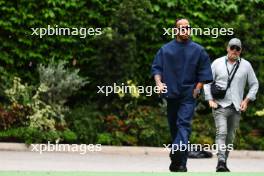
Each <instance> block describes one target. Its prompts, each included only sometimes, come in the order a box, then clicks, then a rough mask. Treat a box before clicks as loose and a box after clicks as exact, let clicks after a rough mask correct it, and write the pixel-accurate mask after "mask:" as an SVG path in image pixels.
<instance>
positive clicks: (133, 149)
mask: <svg viewBox="0 0 264 176" xmlns="http://www.w3.org/2000/svg"><path fill="white" fill-rule="evenodd" d="M78 146H80V145H78ZM32 149H33V147H32V146H31V145H30V146H27V145H26V144H24V143H0V151H21V152H22V151H25V152H31V151H32ZM74 152H78V151H63V153H74ZM60 153H61V152H60ZM91 153H101V154H116V155H146V156H148V155H149V156H168V154H169V151H167V150H166V149H165V148H163V147H138V146H102V150H101V151H97V152H91ZM213 157H216V155H214V156H213ZM229 157H230V158H248V159H249V158H251V159H252V158H255V159H264V151H250V150H234V151H231V152H230V155H229Z"/></svg>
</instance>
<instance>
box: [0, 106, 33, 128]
mask: <svg viewBox="0 0 264 176" xmlns="http://www.w3.org/2000/svg"><path fill="white" fill-rule="evenodd" d="M31 113H32V110H31V108H30V107H29V106H24V105H20V104H16V103H13V104H12V105H10V106H8V107H7V108H5V107H0V129H4V130H6V129H8V128H11V127H19V126H26V125H28V123H29V119H28V115H29V114H31Z"/></svg>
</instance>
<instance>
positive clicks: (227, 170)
mask: <svg viewBox="0 0 264 176" xmlns="http://www.w3.org/2000/svg"><path fill="white" fill-rule="evenodd" d="M225 168H226V172H230V170H229V169H228V167H227V166H226V162H225Z"/></svg>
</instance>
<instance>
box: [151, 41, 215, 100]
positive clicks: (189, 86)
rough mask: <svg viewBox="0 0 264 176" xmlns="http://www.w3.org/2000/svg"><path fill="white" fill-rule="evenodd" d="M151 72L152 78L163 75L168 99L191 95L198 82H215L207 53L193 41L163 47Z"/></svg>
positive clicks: (173, 42)
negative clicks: (186, 93) (187, 93)
mask: <svg viewBox="0 0 264 176" xmlns="http://www.w3.org/2000/svg"><path fill="white" fill-rule="evenodd" d="M151 72H152V76H154V75H156V74H159V75H161V77H162V82H163V83H165V84H166V85H167V90H168V91H167V93H166V94H165V95H164V96H165V97H166V98H177V97H178V96H179V95H181V94H183V92H186V91H188V92H189V93H190V94H191V93H192V90H193V89H194V88H195V86H196V84H197V83H198V82H206V83H208V82H211V81H212V80H213V76H212V70H211V65H210V59H209V57H208V55H207V53H206V51H205V50H204V48H203V47H202V46H200V45H199V44H197V43H195V42H192V41H191V40H188V41H187V42H178V41H176V40H175V39H174V40H172V41H171V42H169V43H167V44H165V45H164V46H163V47H161V48H160V50H159V51H158V52H157V54H156V56H155V59H154V61H153V64H152V69H151ZM184 94H185V93H184Z"/></svg>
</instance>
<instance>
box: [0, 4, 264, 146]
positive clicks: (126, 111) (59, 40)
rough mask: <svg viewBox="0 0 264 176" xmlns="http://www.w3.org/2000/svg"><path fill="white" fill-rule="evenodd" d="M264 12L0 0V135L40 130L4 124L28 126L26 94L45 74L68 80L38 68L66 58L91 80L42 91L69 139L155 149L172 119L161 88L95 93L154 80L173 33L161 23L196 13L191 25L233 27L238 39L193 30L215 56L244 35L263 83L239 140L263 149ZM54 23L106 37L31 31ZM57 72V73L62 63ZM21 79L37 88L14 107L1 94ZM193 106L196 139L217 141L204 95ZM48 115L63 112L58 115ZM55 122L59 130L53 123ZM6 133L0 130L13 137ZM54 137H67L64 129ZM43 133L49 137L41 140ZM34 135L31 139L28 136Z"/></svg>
mask: <svg viewBox="0 0 264 176" xmlns="http://www.w3.org/2000/svg"><path fill="white" fill-rule="evenodd" d="M263 9H264V1H263V0H250V1H240V0H226V1H220V0H202V1H200V0H191V1H190V0H179V1H175V0H111V1H110V0H88V1H84V0H67V1H65V0H43V1H38V2H36V1H33V0H15V1H7V0H0V16H1V18H0V79H1V80H0V81H1V84H0V97H1V104H2V106H3V108H2V106H1V108H0V110H1V112H0V116H1V118H3V119H1V120H0V123H1V124H0V127H1V129H2V128H3V129H5V130H4V131H3V134H19V136H20V137H18V138H19V139H21V140H22V141H23V139H26V138H25V135H24V136H23V137H21V135H22V134H28V133H27V131H29V133H30V134H32V133H33V132H34V128H33V130H28V129H27V130H25V131H26V132H25V133H22V132H19V133H10V132H9V133H7V131H6V129H7V128H10V129H9V131H10V130H11V131H12V130H16V128H19V129H20V130H24V128H20V126H21V125H22V126H23V125H24V126H26V124H27V123H30V122H28V119H25V123H26V124H23V123H21V119H23V118H22V117H20V116H21V114H22V116H23V113H27V112H28V114H31V116H33V115H34V114H36V112H38V111H36V109H35V110H34V108H33V110H32V109H25V110H24V109H23V110H21V108H20V107H21V106H22V107H24V106H25V108H28V107H27V103H28V102H31V105H32V101H34V100H32V99H29V100H28V99H27V98H28V97H32V96H33V95H35V94H36V90H38V88H39V87H40V85H39V83H41V81H43V80H46V82H47V81H52V80H49V78H50V79H51V78H52V79H53V81H54V82H56V81H57V80H58V78H61V79H63V80H65V78H63V77H50V76H49V75H52V73H53V72H49V74H44V75H43V74H41V75H39V71H40V70H41V68H43V67H41V66H40V65H41V64H44V65H45V64H48V63H50V60H52V59H53V60H54V61H55V62H58V61H62V60H63V61H64V62H65V63H67V64H66V65H65V66H66V67H67V69H72V70H75V69H79V70H80V71H79V75H80V76H82V77H83V78H87V79H88V81H89V83H88V84H86V85H85V86H84V87H82V86H83V85H80V82H78V85H79V86H77V87H76V88H75V87H72V90H69V88H70V87H69V85H70V84H67V86H68V87H67V86H66V85H65V84H64V83H62V84H61V85H56V84H49V85H48V86H49V88H50V89H49V91H50V92H48V91H46V96H42V97H41V96H40V97H39V99H40V100H42V101H45V103H46V104H52V106H54V107H55V111H56V112H59V114H62V115H63V117H64V116H65V120H66V122H65V123H66V124H63V125H62V126H64V127H63V128H65V129H66V128H68V127H69V128H70V129H71V130H72V131H73V133H75V134H77V136H75V137H74V136H73V137H70V139H73V140H75V142H84V143H96V142H101V143H105V144H115V145H152V146H153V145H155V146H158V145H161V144H162V143H166V142H168V136H169V134H168V132H167V131H166V130H165V129H166V127H164V126H163V124H165V123H166V118H165V113H163V112H161V111H162V108H160V106H159V105H158V104H159V103H160V102H161V101H160V100H158V98H157V96H156V95H153V96H151V97H147V96H144V95H140V96H136V97H135V96H132V95H131V96H130V95H126V96H120V95H119V94H110V95H109V96H105V95H104V94H97V91H98V87H97V86H106V85H113V83H118V84H121V83H126V82H127V81H132V82H133V84H134V85H142V86H147V85H153V84H154V83H153V80H152V78H151V77H150V66H151V63H152V60H153V57H154V55H155V54H156V52H157V50H158V49H159V48H160V47H161V46H162V45H163V44H164V43H166V42H168V41H170V40H171V36H165V35H163V33H164V30H163V28H171V27H173V26H174V23H175V19H176V18H183V17H184V18H188V19H189V20H190V23H191V25H192V26H193V27H201V28H206V27H209V28H216V27H218V28H223V27H225V28H234V35H233V36H219V37H217V38H213V37H212V36H193V37H192V39H193V40H194V41H196V42H198V43H199V44H201V45H202V46H204V47H205V49H206V51H207V52H208V54H209V55H210V58H211V59H212V60H214V59H215V58H217V57H220V56H222V55H225V54H226V51H225V47H226V43H227V41H228V40H229V39H230V38H232V37H238V38H240V39H241V40H242V42H243V47H244V51H243V57H244V58H246V59H248V60H249V61H250V62H251V63H252V65H253V67H254V69H255V72H256V74H257V77H258V79H259V82H260V90H259V94H258V97H257V101H256V102H255V103H252V104H250V109H249V110H248V112H247V113H245V114H243V119H242V121H241V129H240V132H239V134H240V138H238V139H237V140H238V141H237V142H236V144H237V147H239V148H247V149H263V148H264V139H263V138H261V137H260V136H263V129H264V123H263V122H264V113H263V111H262V110H263V108H264V90H263V84H264V72H263V69H264V62H263V55H264V48H263V46H264V45H263V41H264V38H263V36H264V34H263V28H264V21H263V20H264V13H263ZM48 25H50V26H52V27H55V26H56V25H57V26H59V27H69V28H74V27H75V28H82V27H85V28H101V29H102V35H91V36H86V37H85V38H80V36H62V35H60V36H56V35H53V36H48V35H46V36H43V37H42V38H40V37H39V36H37V35H31V34H32V32H33V31H32V28H47V27H48ZM52 69H53V71H55V70H58V69H59V67H53V68H52ZM65 69H66V68H65ZM50 71H52V70H50ZM61 71H62V70H61ZM62 72H63V71H62ZM17 77H19V78H21V79H22V82H24V83H27V84H28V85H30V86H33V88H32V90H33V92H31V91H29V92H28V95H27V94H25V92H24V94H23V92H22V95H21V96H25V97H24V98H23V97H22V100H23V101H25V102H20V105H18V106H17V105H16V104H15V105H14V102H13V104H12V99H10V98H12V97H10V96H8V95H7V94H6V93H5V92H6V90H10V89H11V88H12V85H13V81H14V80H17ZM80 79H81V78H80ZM69 81H74V79H73V78H69V80H65V82H66V83H67V82H69ZM75 81H76V80H75ZM81 81H84V80H81ZM85 81H86V80H85ZM75 83H77V82H75ZM27 84H25V86H26V87H27ZM34 86H35V87H34ZM81 87H82V88H81ZM79 88H81V89H79ZM28 89H30V87H28ZM78 89H79V90H78ZM34 90H35V91H34ZM67 90H68V91H67ZM77 90H78V91H77ZM65 91H66V92H65ZM30 93H32V95H30ZM52 93H53V94H52ZM68 95H71V96H70V97H69V96H68ZM60 97H62V99H61V98H60ZM19 98H21V97H19ZM56 98H59V99H60V100H62V102H58V101H59V100H57V99H56ZM54 103H55V104H56V105H58V106H59V107H61V109H59V108H58V106H57V107H56V106H55V105H54ZM4 107H5V108H6V109H5V108H4ZM44 107H46V106H44ZM66 107H67V108H68V107H69V108H70V109H69V111H68V112H65V111H64V108H66ZM14 108H15V109H16V111H17V112H16V113H19V115H18V117H19V118H20V119H17V120H10V123H9V122H8V120H9V119H12V118H13V117H14V113H13V109H14ZM46 108H47V107H46ZM67 108H66V109H67ZM44 109H45V108H44ZM150 109H153V110H150ZM158 109H159V111H160V112H158V111H157V110H158ZM46 110H48V111H49V112H50V111H54V109H46ZM197 110H198V111H197V113H196V115H195V117H194V123H193V136H192V142H198V143H206V142H207V143H208V142H209V143H212V142H213V138H214V124H213V121H212V117H211V111H210V109H209V108H208V106H207V103H206V102H204V101H203V100H202V99H201V100H199V104H198V107H197ZM34 112H35V113H34ZM32 114H33V115H32ZM38 115H39V114H38ZM40 115H41V114H40ZM51 115H52V113H51ZM154 115H155V116H154ZM9 116H10V117H9ZM52 116H56V117H59V116H60V115H58V113H57V115H56V113H55V114H53V115H52ZM160 117H163V118H161V119H160ZM52 119H53V118H52ZM54 119H56V118H54ZM63 119H64V118H63ZM57 121H58V119H57ZM150 121H151V123H150ZM49 122H52V123H51V125H52V126H53V127H54V128H55V129H56V128H57V127H56V125H55V124H56V123H55V122H54V121H52V120H51V121H49ZM6 123H7V124H6ZM16 123H17V125H16ZM54 123H55V124H54ZM152 123H153V124H152ZM106 124H107V128H106V127H105V125H106ZM109 128H110V129H109ZM124 128H125V129H124ZM158 128H161V129H162V130H158ZM205 129H206V130H205ZM134 130H136V131H134ZM137 130H138V131H137ZM15 132H16V131H15ZM160 133H162V134H160ZM3 134H2V135H1V136H7V137H8V135H3ZM52 134H53V133H52ZM56 135H57V136H63V135H62V134H61V133H60V134H56ZM56 135H55V136H56ZM13 136H14V135H13ZM15 136H16V135H15ZM33 136H34V135H33ZM61 138H63V137H61ZM30 139H32V138H30ZM47 139H48V138H47V137H43V141H45V140H47ZM2 140H4V138H2ZM34 141H36V140H34V138H33V139H32V140H31V141H29V142H34ZM71 141H72V140H71Z"/></svg>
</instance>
